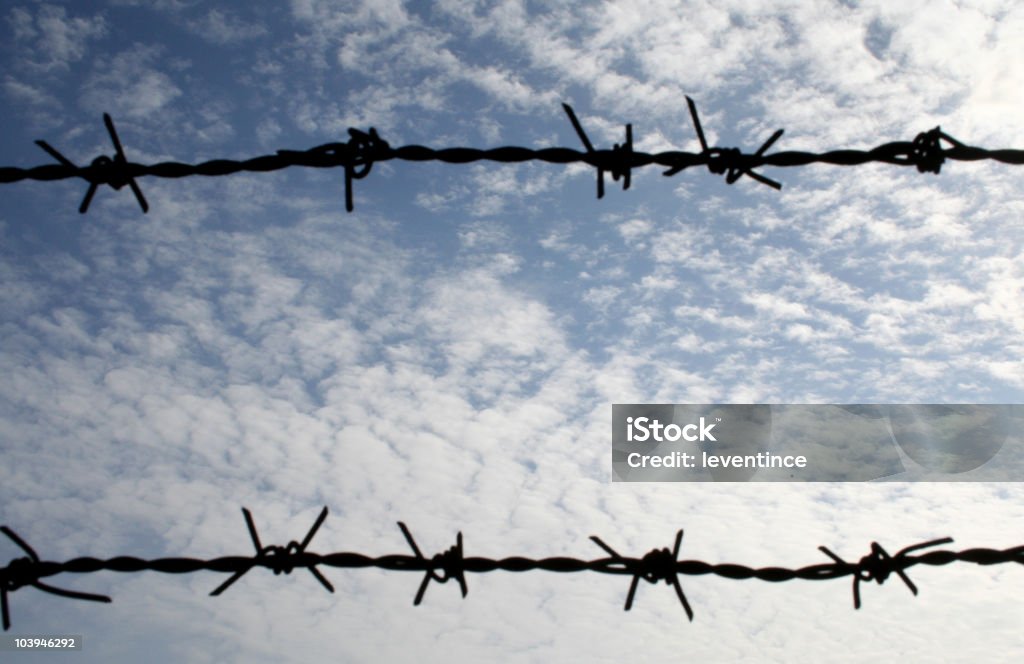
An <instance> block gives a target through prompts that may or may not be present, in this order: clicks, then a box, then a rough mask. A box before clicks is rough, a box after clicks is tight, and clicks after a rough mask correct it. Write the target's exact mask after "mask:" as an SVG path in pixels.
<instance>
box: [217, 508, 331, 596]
mask: <svg viewBox="0 0 1024 664" xmlns="http://www.w3.org/2000/svg"><path fill="white" fill-rule="evenodd" d="M242 514H243V515H244V516H245V525H246V526H247V527H248V528H249V537H251V538H252V544H253V546H254V547H256V557H255V558H253V559H252V563H253V565H256V564H261V563H262V564H263V565H265V566H266V567H269V568H271V569H272V570H274V575H275V576H276V575H278V574H280V573H281V572H284V573H285V574H291V573H292V570H293V569H294V568H296V567H306V568H307V569H308V570H309V572H310V574H312V575H313V577H314V578H315V579H316V580H317V581H319V582H320V584H321V585H323V587H324V588H326V589H327V591H328V592H332V593H333V592H334V586H332V585H331V582H330V581H328V580H327V579H325V578H324V576H323V575H322V574H320V571H319V570H318V569H317V568H316V566H315V565H303V562H304V558H303V556H302V554H303V553H305V551H306V547H307V546H309V543H310V541H312V539H313V535H316V531H317V530H319V529H320V524H322V523H323V522H324V519H326V518H327V506H326V505H325V506H324V509H323V510H322V511H321V512H320V516H318V517H317V518H316V522H315V523H314V524H313V527H312V528H310V529H309V532H308V533H306V537H305V538H304V539H303V540H302V544H299V543H298V542H296V541H295V540H292V541H291V542H288V545H287V546H273V545H270V546H263V545H262V544H261V543H260V536H259V533H257V532H256V524H255V523H253V520H252V513H250V512H249V510H248V509H246V508H245V507H243V508H242ZM250 569H252V565H250V566H249V567H244V568H240V569H238V571H236V572H235V573H234V574H232V575H231V576H230V577H229V578H228V580H227V581H225V582H224V583H222V584H220V585H219V586H217V588H216V589H214V590H213V591H212V592H210V595H211V596H213V597H216V596H217V595H220V594H221V593H222V592H224V591H225V590H227V589H228V588H230V587H231V586H232V584H234V582H235V581H238V580H239V579H240V578H242V577H243V576H244V575H245V573H246V572H248V571H249V570H250Z"/></svg>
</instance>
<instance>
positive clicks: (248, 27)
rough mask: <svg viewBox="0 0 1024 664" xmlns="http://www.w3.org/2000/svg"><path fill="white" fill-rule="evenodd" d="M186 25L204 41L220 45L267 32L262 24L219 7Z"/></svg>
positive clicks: (259, 35)
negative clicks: (251, 21) (246, 19)
mask: <svg viewBox="0 0 1024 664" xmlns="http://www.w3.org/2000/svg"><path fill="white" fill-rule="evenodd" d="M188 27H189V29H190V30H192V31H194V32H195V33H196V34H198V35H199V36H200V37H202V38H203V39H205V40H206V41H208V42H210V43H213V44H220V45H227V44H238V43H241V42H244V41H249V40H251V39H255V38H257V37H262V36H263V35H265V34H267V29H266V27H264V26H263V25H260V24H259V23H250V22H247V21H245V20H244V19H242V18H239V17H238V16H235V15H234V14H232V13H230V12H223V11H221V10H219V9H211V10H210V11H208V12H207V13H206V15H204V16H203V17H202V18H201V19H194V20H191V21H189V22H188Z"/></svg>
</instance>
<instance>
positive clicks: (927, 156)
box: [909, 127, 946, 173]
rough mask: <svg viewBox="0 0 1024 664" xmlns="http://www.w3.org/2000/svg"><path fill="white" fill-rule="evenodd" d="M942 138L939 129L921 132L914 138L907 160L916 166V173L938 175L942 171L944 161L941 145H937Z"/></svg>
mask: <svg viewBox="0 0 1024 664" xmlns="http://www.w3.org/2000/svg"><path fill="white" fill-rule="evenodd" d="M942 138H943V133H942V129H941V128H940V127H936V128H935V129H932V130H930V131H923V132H921V133H920V134H918V135H917V136H916V137H915V138H914V143H913V147H911V149H910V157H909V158H910V161H911V162H913V164H914V165H915V166H917V172H918V173H938V172H939V171H941V170H942V164H943V163H944V162H945V161H946V156H945V153H944V152H943V150H942V144H941V143H939V141H940V140H941V139H942Z"/></svg>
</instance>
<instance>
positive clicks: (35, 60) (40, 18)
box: [8, 4, 107, 72]
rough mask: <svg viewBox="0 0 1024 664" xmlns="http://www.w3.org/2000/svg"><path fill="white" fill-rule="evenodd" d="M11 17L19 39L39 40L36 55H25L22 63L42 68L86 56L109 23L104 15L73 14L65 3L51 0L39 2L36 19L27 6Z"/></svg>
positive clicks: (54, 67) (58, 67)
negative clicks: (59, 4)
mask: <svg viewBox="0 0 1024 664" xmlns="http://www.w3.org/2000/svg"><path fill="white" fill-rule="evenodd" d="M8 21H9V22H10V24H11V26H12V28H13V30H14V36H15V39H16V40H17V41H19V42H26V41H30V40H35V43H34V45H33V51H32V55H31V56H27V57H24V58H23V59H21V60H20V62H19V64H22V65H24V66H27V67H30V68H31V69H33V70H35V71H39V72H50V71H53V70H64V69H67V68H68V66H69V65H71V64H72V63H74V62H78V61H79V60H81V59H82V58H83V57H85V54H86V52H87V49H88V43H89V42H90V41H92V40H97V39H100V38H102V37H104V36H105V35H106V34H107V23H106V20H105V19H104V17H103V16H102V15H98V16H91V17H88V18H84V17H72V16H68V13H67V10H66V9H65V8H64V7H58V6H54V5H49V4H42V5H39V6H38V9H37V10H36V12H35V17H34V20H33V16H32V13H31V12H29V11H28V10H27V9H24V8H21V7H15V8H13V9H12V10H11V13H10V15H9V16H8Z"/></svg>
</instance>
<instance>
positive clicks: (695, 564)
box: [0, 506, 1024, 630]
mask: <svg viewBox="0 0 1024 664" xmlns="http://www.w3.org/2000/svg"><path fill="white" fill-rule="evenodd" d="M242 514H243V515H244V517H245V524H246V527H247V528H248V530H249V537H250V539H251V540H252V545H253V547H254V548H255V549H256V554H255V555H253V556H224V557H221V558H213V559H209V560H201V559H197V558H157V559H154V560H144V559H141V558H135V557H131V556H117V557H115V558H109V559H107V560H101V559H98V558H89V557H81V558H74V559H72V560H68V561H65V562H62V563H60V562H50V561H44V560H40V559H39V556H38V555H37V554H36V551H35V549H33V548H32V547H31V546H29V544H28V543H27V542H25V541H24V540H23V539H22V538H21V537H19V536H18V535H17V534H16V533H15V532H14V531H13V530H11V529H10V528H8V527H7V526H0V532H3V534H4V535H6V536H7V537H8V539H10V540H11V541H12V542H14V543H15V544H16V545H17V546H18V547H19V548H21V549H22V551H24V552H25V553H26V554H27V555H26V556H24V557H21V558H15V559H13V560H11V562H10V563H8V565H7V566H6V567H4V568H3V569H0V603H2V612H3V626H4V630H8V629H10V626H11V621H10V612H9V609H8V599H7V595H8V593H12V592H14V591H16V590H18V589H20V588H23V587H25V586H32V587H35V588H38V589H39V590H42V591H44V592H48V593H51V594H54V595H58V596H61V597H67V598H70V599H79V600H88V601H93V602H104V603H109V602H111V601H112V600H111V599H110V597H107V596H106V595H95V594H91V593H84V592H79V591H74V590H67V589H64V588H57V587H54V586H51V585H48V584H46V583H43V582H42V581H41V580H40V579H43V578H45V577H50V576H55V575H58V574H63V573H68V572H69V573H75V574H87V573H91V572H99V571H103V570H109V571H115V572H142V571H147V570H149V571H156V572H163V573H166V574H190V573H193V572H198V571H203V570H207V571H213V572H225V573H226V572H230V573H231V576H230V577H228V579H227V580H225V581H224V582H223V583H221V584H220V585H219V586H217V587H216V588H215V589H214V590H212V591H211V592H210V595H211V596H218V595H220V594H222V593H223V592H224V591H226V590H227V589H228V588H230V587H231V586H232V585H233V584H234V583H235V582H237V581H238V580H239V579H241V578H242V577H243V576H245V574H247V573H248V572H249V571H250V570H251V569H252V568H254V567H265V568H268V569H270V570H273V572H274V574H275V575H276V574H282V573H284V574H290V573H291V572H292V570H294V569H301V568H305V569H307V570H309V572H310V574H312V575H313V577H314V578H315V579H316V580H317V581H318V582H319V583H320V584H321V585H322V586H323V587H324V588H325V589H326V590H327V591H328V592H331V593H333V592H334V586H333V585H332V584H331V582H330V581H328V580H327V578H325V577H324V576H323V574H322V573H321V572H320V570H319V569H317V567H318V566H321V565H322V566H327V567H339V568H363V567H375V568H379V569H384V570H389V571H396V572H423V579H422V581H421V582H420V585H419V588H418V589H417V591H416V595H415V597H414V598H413V604H414V605H419V604H420V603H421V602H422V601H423V597H424V594H425V593H426V591H427V587H428V586H429V585H430V582H431V581H436V582H437V583H441V584H444V583H447V582H448V581H452V580H454V581H455V582H456V583H457V584H458V585H459V589H460V591H461V593H462V596H463V597H466V595H467V594H468V592H469V589H468V585H467V583H466V574H467V573H477V574H479V573H484V572H493V571H496V570H503V571H507V572H529V571H534V570H544V571H547V572H556V573H574V572H598V573H601V574H618V575H625V576H631V577H632V580H631V581H630V585H629V590H628V593H627V595H626V603H625V606H624V609H625V610H626V611H629V610H630V609H631V608H632V606H633V599H634V597H635V595H636V590H637V586H638V585H639V583H640V581H641V580H643V581H646V582H648V583H653V584H656V583H658V582H659V581H664V582H665V583H666V584H668V585H671V586H672V587H673V588H674V590H675V593H676V597H678V599H679V602H680V604H682V607H683V609H684V610H685V611H686V615H687V617H688V618H689V619H690V621H693V616H694V613H693V609H692V607H691V606H690V602H689V601H688V600H687V598H686V594H685V593H684V592H683V587H682V585H681V583H680V582H679V575H681V574H682V575H687V576H701V575H706V574H713V575H717V576H720V577H724V578H727V579H735V580H740V579H760V580H762V581H770V582H775V583H777V582H782V581H790V580H793V579H804V580H807V581H825V580H829V579H838V578H843V577H852V579H853V581H852V583H853V606H854V608H855V609H860V607H861V596H860V584H861V582H869V581H874V582H876V583H878V584H879V585H881V584H883V583H884V582H885V581H886V580H887V579H888V578H889V577H890V576H891V575H892V574H896V575H897V576H898V577H899V578H900V580H902V581H903V583H904V584H905V585H906V586H907V588H908V589H909V590H910V592H911V593H913V594H914V595H915V596H916V595H917V592H918V590H917V586H916V585H915V584H914V583H913V582H912V581H911V580H910V577H909V576H908V575H907V572H906V570H907V569H909V568H911V567H913V566H915V565H933V566H940V565H948V564H950V563H953V562H956V561H961V562H970V563H975V564H977V565H1001V564H1006V563H1018V564H1024V546H1016V547H1012V548H1009V549H986V548H974V549H965V550H962V551H947V550H931V551H928V552H926V553H920V554H915V555H911V554H912V553H913V552H915V551H922V550H924V549H930V548H932V547H935V546H939V545H943V544H950V543H952V542H953V540H952V538H949V537H943V538H941V539H934V540H929V541H927V542H921V543H918V544H913V545H910V546H907V547H904V548H902V549H900V550H899V551H897V552H896V554H895V555H890V554H889V553H888V551H886V550H885V548H883V547H882V545H880V544H879V543H878V542H872V543H871V551H870V553H868V554H867V555H866V556H863V557H862V558H860V559H859V560H858V561H857V562H851V561H847V560H845V559H843V558H841V557H840V556H839V555H837V554H835V553H833V552H832V551H831V550H830V549H828V548H827V547H825V546H819V547H818V549H819V550H820V551H821V552H822V553H824V554H825V555H826V556H828V557H829V558H830V559H831V560H832V562H828V563H818V564H814V565H808V566H805V567H800V568H796V569H790V568H785V567H760V568H756V567H748V566H746V565H737V564H732V563H724V564H713V563H709V562H706V561H703V560H679V549H680V546H681V544H682V540H683V531H682V529H680V530H679V531H677V532H676V536H675V542H674V545H673V547H672V549H671V550H669V549H668V548H667V547H665V548H661V549H653V550H651V551H650V552H648V553H647V554H645V555H644V556H642V557H639V558H636V557H630V556H623V555H621V554H620V553H619V552H618V551H616V550H615V549H613V548H612V547H610V546H609V545H608V544H606V543H605V542H604V541H603V540H602V539H601V538H599V537H597V536H591V537H590V539H591V540H592V541H593V542H594V543H595V544H596V545H597V546H599V547H600V548H601V549H603V550H604V551H605V552H606V553H607V554H608V556H607V557H605V558H597V559H593V560H583V559H580V558H569V557H553V558H540V559H535V558H525V557H521V556H514V557H507V558H500V559H496V558H486V557H478V556H469V557H467V556H466V555H465V553H464V552H463V540H462V533H461V532H459V533H458V535H457V536H456V540H455V545H454V546H452V547H450V548H449V549H447V550H446V551H443V552H441V553H437V554H435V555H433V556H432V557H430V558H427V557H426V556H425V555H423V552H422V551H421V550H420V548H419V546H418V545H417V544H416V540H415V539H414V538H413V535H412V533H411V532H410V530H409V528H408V527H406V525H405V524H404V523H402V522H401V521H399V522H398V527H399V528H400V529H401V531H402V535H403V536H404V538H405V541H406V542H407V543H408V545H409V547H410V548H411V549H412V552H413V554H412V555H409V554H391V555H385V556H376V557H374V556H370V555H366V554H363V553H352V552H345V551H342V552H337V553H328V554H319V553H314V552H312V551H307V550H306V548H307V547H308V546H309V544H310V542H311V541H312V540H313V537H314V536H315V535H316V533H317V531H318V530H319V529H320V526H321V525H322V524H323V522H324V520H325V519H326V518H327V507H326V506H325V507H324V508H323V510H322V511H321V512H320V514H319V516H318V517H317V519H316V521H315V522H314V523H313V526H312V527H311V528H310V529H309V531H307V533H306V536H305V537H304V538H303V539H302V542H301V543H300V542H296V541H295V540H292V541H291V542H289V543H288V544H287V545H285V546H277V545H267V546H264V545H263V543H262V541H261V540H260V536H259V533H258V532H257V530H256V524H255V522H254V521H253V518H252V513H251V512H250V511H249V510H248V509H247V508H245V507H243V508H242Z"/></svg>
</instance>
